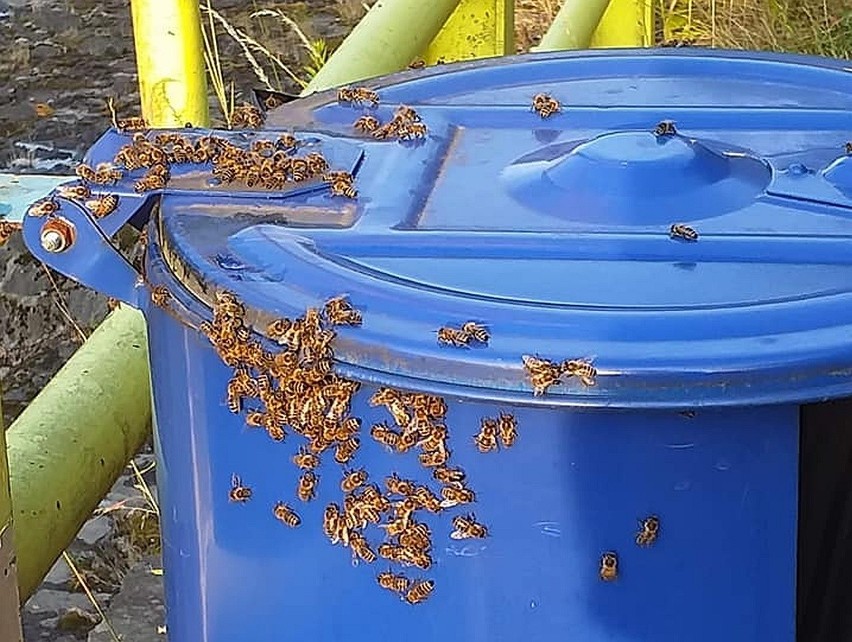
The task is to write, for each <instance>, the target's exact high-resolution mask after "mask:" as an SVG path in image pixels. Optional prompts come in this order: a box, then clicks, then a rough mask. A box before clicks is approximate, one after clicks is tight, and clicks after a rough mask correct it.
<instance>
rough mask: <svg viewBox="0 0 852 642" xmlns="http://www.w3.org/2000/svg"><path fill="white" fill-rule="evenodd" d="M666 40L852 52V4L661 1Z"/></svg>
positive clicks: (838, 54)
mask: <svg viewBox="0 0 852 642" xmlns="http://www.w3.org/2000/svg"><path fill="white" fill-rule="evenodd" d="M660 14H661V16H662V24H663V34H662V35H663V37H664V38H666V39H668V38H678V39H692V40H695V42H696V43H697V44H703V45H709V46H713V47H723V48H730V49H754V50H770V51H794V52H799V53H809V54H816V55H821V56H832V57H835V58H849V55H850V53H852V2H850V0H661V2H660Z"/></svg>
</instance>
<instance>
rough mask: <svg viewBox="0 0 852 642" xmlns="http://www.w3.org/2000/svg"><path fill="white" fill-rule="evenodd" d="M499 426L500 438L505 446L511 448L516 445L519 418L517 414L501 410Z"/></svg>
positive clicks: (498, 420)
mask: <svg viewBox="0 0 852 642" xmlns="http://www.w3.org/2000/svg"><path fill="white" fill-rule="evenodd" d="M497 428H498V430H499V431H500V440H501V441H502V442H503V446H504V447H505V448H511V447H512V446H514V445H515V440H516V439H517V438H518V420H517V419H515V416H514V415H512V414H509V413H504V412H501V413H500V416H499V417H498V418H497Z"/></svg>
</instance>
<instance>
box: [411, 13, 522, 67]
mask: <svg viewBox="0 0 852 642" xmlns="http://www.w3.org/2000/svg"><path fill="white" fill-rule="evenodd" d="M514 9H515V2H514V0H461V2H460V3H459V6H458V7H456V10H455V11H454V12H453V14H452V15H451V16H450V18H449V20H447V22H446V23H445V24H444V27H443V28H442V29H441V31H440V32H439V33H438V35H437V36H435V39H434V40H433V41H432V42H431V43H430V44H429V47H427V49H426V51H425V52H424V54H423V58H424V60H425V61H426V63H428V64H430V65H434V64H435V63H436V62H438V61H439V60H442V61H444V62H454V61H457V60H472V59H475V58H489V57H493V56H508V55H511V54H513V53H515V37H514V36H515V34H514V25H515V16H514Z"/></svg>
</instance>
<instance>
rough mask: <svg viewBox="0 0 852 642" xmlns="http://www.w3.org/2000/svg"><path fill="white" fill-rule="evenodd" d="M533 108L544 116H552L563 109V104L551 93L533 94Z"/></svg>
mask: <svg viewBox="0 0 852 642" xmlns="http://www.w3.org/2000/svg"><path fill="white" fill-rule="evenodd" d="M532 109H533V111H534V112H535V113H537V114H538V115H539V116H541V117H542V118H550V117H551V116H552V115H553V114H555V113H557V112H559V111H561V109H562V106H561V105H560V104H559V101H558V100H556V99H555V98H554V97H553V96H551V95H550V94H536V95H535V96H533V102H532Z"/></svg>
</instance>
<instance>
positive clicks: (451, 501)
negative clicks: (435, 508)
mask: <svg viewBox="0 0 852 642" xmlns="http://www.w3.org/2000/svg"><path fill="white" fill-rule="evenodd" d="M453 506H458V502H457V501H456V500H455V499H445V500H443V501H441V508H452V507H453Z"/></svg>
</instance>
